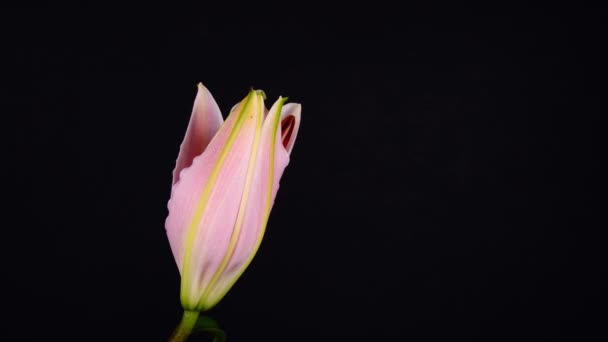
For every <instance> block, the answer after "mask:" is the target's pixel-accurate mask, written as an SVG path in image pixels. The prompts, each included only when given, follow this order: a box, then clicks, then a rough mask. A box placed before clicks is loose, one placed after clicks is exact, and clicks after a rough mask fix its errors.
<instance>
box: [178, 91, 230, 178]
mask: <svg viewBox="0 0 608 342" xmlns="http://www.w3.org/2000/svg"><path fill="white" fill-rule="evenodd" d="M223 122H224V119H223V118H222V113H221V112H220V109H219V107H218V105H217V103H216V102H215V99H214V98H213V96H212V95H211V93H210V92H209V90H207V88H205V86H204V85H203V84H202V83H199V84H198V93H197V94H196V99H195V100H194V108H193V109H192V114H191V115H190V122H189V123H188V128H187V130H186V134H185V135H184V140H183V141H182V144H181V146H180V149H179V155H178V156H177V161H176V163H175V169H174V170H173V183H172V184H175V183H177V181H178V180H179V178H180V172H181V171H182V170H183V169H185V168H187V167H189V166H190V165H192V161H193V160H194V158H195V157H196V156H198V155H200V154H201V153H202V152H203V151H204V150H205V148H206V147H207V145H208V144H209V142H210V141H211V139H212V138H213V137H214V136H215V133H217V131H218V130H219V129H220V126H221V125H222V123H223Z"/></svg>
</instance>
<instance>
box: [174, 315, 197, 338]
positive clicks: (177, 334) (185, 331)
mask: <svg viewBox="0 0 608 342" xmlns="http://www.w3.org/2000/svg"><path fill="white" fill-rule="evenodd" d="M198 315H199V312H198V311H188V310H185V311H184V315H183V316H182V321H181V322H179V325H178V326H177V328H175V331H174V332H173V335H171V338H169V342H182V341H186V340H187V339H188V336H190V334H191V333H192V329H193V328H194V325H195V324H196V321H197V320H198Z"/></svg>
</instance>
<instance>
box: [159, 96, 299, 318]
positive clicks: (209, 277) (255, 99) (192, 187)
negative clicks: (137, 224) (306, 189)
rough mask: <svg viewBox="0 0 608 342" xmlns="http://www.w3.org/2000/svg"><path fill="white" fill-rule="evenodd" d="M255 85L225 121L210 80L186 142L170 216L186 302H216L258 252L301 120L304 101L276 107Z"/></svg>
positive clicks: (206, 305) (195, 305)
mask: <svg viewBox="0 0 608 342" xmlns="http://www.w3.org/2000/svg"><path fill="white" fill-rule="evenodd" d="M264 99H265V95H264V93H263V92H262V91H260V90H257V91H254V90H251V91H250V92H249V94H248V95H247V97H245V99H244V100H243V101H241V102H240V103H238V104H237V105H236V106H234V107H233V108H232V111H231V112H230V114H229V115H228V117H227V118H226V121H225V122H224V121H223V119H222V115H221V113H220V110H219V108H218V106H217V103H216V102H215V100H214V99H213V96H211V93H210V92H209V91H208V90H207V88H205V87H204V86H203V85H202V84H199V85H198V94H197V96H196V99H195V101H194V109H193V111H192V116H191V117H190V123H189V125H188V129H187V131H186V135H185V137H184V141H183V142H182V145H181V147H180V152H179V155H178V157H177V162H176V166H175V170H174V171H173V186H172V189H171V199H170V200H169V204H168V208H169V216H168V217H167V220H166V222H165V227H166V229H167V236H168V238H169V243H170V244H171V250H172V251H173V256H174V257H175V262H176V263H177V266H178V268H179V270H180V273H181V278H182V280H181V303H182V306H183V307H184V309H186V310H192V311H202V310H208V309H210V308H211V307H213V306H214V305H216V304H217V303H218V302H219V301H220V300H221V299H222V298H223V297H224V295H225V294H226V293H227V292H228V290H229V289H230V288H231V287H232V285H233V284H234V283H235V282H236V280H237V279H238V278H239V277H240V276H241V274H242V273H243V272H244V271H245V269H246V268H247V266H248V265H249V263H250V262H251V260H252V259H253V257H254V255H255V253H256V252H257V250H258V248H259V246H260V243H261V241H262V237H263V236H264V231H265V228H266V223H267V222H268V217H269V215H270V210H271V208H272V205H273V203H274V199H275V196H276V194H277V190H278V187H279V180H280V178H281V176H282V174H283V170H284V169H285V167H286V166H287V164H288V163H289V155H290V153H291V150H292V148H293V145H294V142H295V139H296V136H297V133H298V128H299V126H300V112H301V106H300V105H299V104H291V103H290V104H285V105H284V103H285V101H286V98H283V97H279V99H278V100H277V101H276V102H275V103H274V105H273V106H272V108H271V109H270V111H268V110H267V109H266V107H265V106H264Z"/></svg>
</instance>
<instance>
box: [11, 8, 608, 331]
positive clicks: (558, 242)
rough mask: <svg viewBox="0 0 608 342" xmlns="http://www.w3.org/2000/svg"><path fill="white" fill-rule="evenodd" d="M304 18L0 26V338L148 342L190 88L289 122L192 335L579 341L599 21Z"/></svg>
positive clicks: (590, 319) (472, 14) (166, 17)
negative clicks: (260, 220) (243, 263)
mask: <svg viewBox="0 0 608 342" xmlns="http://www.w3.org/2000/svg"><path fill="white" fill-rule="evenodd" d="M258 9H259V8H258ZM310 9H311V8H300V9H297V10H292V9H289V10H288V9H283V8H280V7H277V8H268V9H266V11H267V13H266V15H257V14H254V13H253V12H248V10H244V9H242V8H240V9H239V10H236V8H235V9H231V11H229V12H228V11H227V12H219V11H218V12H215V11H216V10H215V9H214V10H211V9H210V8H205V9H198V10H193V11H191V12H188V13H163V14H162V15H159V14H157V15H149V14H144V13H140V12H134V13H129V14H127V13H122V12H121V13H122V14H117V12H108V13H102V12H101V11H98V10H94V11H93V10H89V11H83V12H80V13H79V14H77V15H76V14H73V15H72V14H68V12H67V11H66V12H64V13H63V15H61V16H58V15H54V14H53V15H51V14H50V13H45V12H44V11H19V12H14V13H13V12H5V13H4V14H3V16H4V17H5V18H4V20H3V35H4V36H5V39H4V43H3V44H4V52H3V54H4V55H5V56H6V55H8V57H9V62H8V63H5V65H4V66H5V67H6V68H7V70H6V71H7V72H6V73H5V75H8V77H5V78H4V81H3V83H4V87H3V88H4V89H3V94H4V96H3V97H4V98H5V99H7V101H4V104H8V106H6V107H5V108H6V110H5V113H7V115H5V119H8V120H9V122H8V124H6V125H3V126H4V127H3V128H4V129H3V131H6V132H5V137H9V139H8V141H7V142H6V146H8V147H9V155H8V159H7V160H6V162H5V163H3V164H4V165H3V166H4V167H3V168H4V169H5V170H8V172H9V175H8V177H7V178H6V179H5V181H6V183H7V185H8V187H7V188H8V190H9V191H8V192H5V194H6V196H7V197H8V202H9V204H8V206H6V205H5V206H4V208H5V209H4V212H5V215H4V216H5V219H6V220H5V222H6V224H5V227H4V230H5V232H6V233H5V234H4V238H3V240H2V246H3V247H2V250H3V252H4V253H6V256H5V257H4V260H5V264H6V265H5V266H4V267H3V268H4V270H3V276H2V282H3V284H4V286H3V287H4V288H5V289H6V290H5V291H4V295H5V296H6V300H5V301H4V309H3V310H4V315H5V316H8V317H9V318H8V320H3V323H2V335H3V336H11V337H13V338H15V337H18V338H16V340H48V339H61V340H79V341H87V340H142V341H163V340H165V339H166V338H167V336H168V335H169V334H170V333H171V331H172V329H173V328H174V327H175V325H176V324H177V323H178V321H179V319H180V316H181V307H180V303H179V273H178V271H177V267H176V265H175V264H174V260H173V257H172V254H171V251H170V248H169V244H168V241H167V238H166V235H165V231H164V220H165V218H166V215H167V209H166V204H167V200H168V196H169V191H170V183H171V171H172V169H173V166H174V162H175V158H176V157H177V152H178V147H179V144H180V142H181V139H182V136H183V133H184V131H185V128H186V125H187V122H188V118H189V115H190V111H191V107H192V102H193V100H194V96H195V93H196V83H197V82H199V81H200V82H203V83H204V84H205V85H206V86H207V87H208V89H209V90H210V91H211V92H212V94H213V95H214V97H215V98H216V100H217V101H218V103H219V105H220V108H221V109H222V111H223V112H224V113H226V112H227V110H228V109H229V108H231V107H232V105H234V104H235V103H237V102H238V101H240V100H241V99H242V98H243V97H244V96H245V95H246V92H247V91H248V89H249V87H252V86H253V87H255V88H258V89H263V90H265V91H266V94H267V95H268V97H269V98H268V101H267V105H268V106H270V104H271V103H272V102H273V101H274V100H275V99H276V98H277V97H278V96H279V95H283V96H289V98H290V101H293V102H298V103H302V106H303V111H302V124H301V127H300V133H299V136H298V139H297V141H296V145H295V148H294V151H293V153H292V160H291V162H290V165H289V166H288V168H287V170H286V173H285V175H284V176H283V179H282V181H281V189H280V191H279V194H278V197H277V200H276V204H275V206H274V208H273V212H272V215H271V218H270V222H269V225H268V229H267V233H266V236H265V238H264V241H263V243H262V246H261V248H260V251H259V253H258V255H257V256H256V258H255V259H254V262H253V263H252V264H251V266H250V267H249V269H248V270H247V271H246V273H245V274H244V276H243V277H242V278H241V279H240V280H239V281H238V282H237V284H236V285H235V286H234V288H233V289H232V290H231V291H230V292H229V294H228V295H227V296H226V297H225V298H224V299H223V300H222V302H220V304H219V305H218V306H217V307H216V308H214V309H213V310H212V311H211V312H210V313H209V315H210V316H211V317H213V318H214V319H216V320H217V321H218V322H219V324H220V326H221V327H222V328H224V330H225V331H226V333H227V335H228V341H258V340H264V341H310V340H314V341H317V340H318V341H334V340H344V341H346V340H348V341H364V340H365V341H371V340H387V341H392V340H394V341H400V340H411V341H427V340H428V341H435V340H445V339H450V340H467V341H469V340H480V341H482V340H483V341H488V340H489V341H500V340H505V341H507V340H518V341H521V340H526V341H527V340H529V341H538V340H551V341H558V340H564V341H565V340H576V339H579V338H582V336H583V335H587V334H588V335H592V334H593V333H594V331H595V330H596V329H595V328H596V327H597V326H598V324H600V322H602V321H601V320H600V316H595V315H594V314H593V312H594V310H593V309H594V308H596V309H597V308H600V305H599V304H598V302H597V300H598V296H599V295H600V289H601V288H602V287H601V286H600V284H599V279H600V274H601V273H602V272H603V268H604V267H603V266H601V265H599V264H600V263H598V260H599V255H600V249H599V247H600V246H599V241H598V243H596V244H594V243H590V242H592V240H593V238H592V234H593V232H594V231H597V230H599V229H602V228H601V227H602V226H601V225H599V224H596V223H595V222H594V219H593V217H592V216H593V215H592V214H593V213H594V212H595V210H596V206H598V205H597V202H594V200H593V196H592V195H593V193H594V192H595V190H593V189H594V188H595V187H596V183H595V180H594V178H593V175H594V173H595V172H596V171H595V170H596V164H597V163H596V162H595V161H594V160H596V159H598V157H597V154H598V153H600V152H599V151H598V150H597V147H596V144H597V142H596V140H597V137H598V136H597V134H596V132H594V130H593V126H595V125H597V124H596V118H597V117H598V115H599V114H600V112H601V109H600V102H599V100H600V96H601V94H603V91H600V90H599V88H596V87H595V84H594V77H595V76H594V75H596V74H597V73H598V69H596V68H595V67H594V66H593V63H592V62H593V60H594V59H596V58H597V59H598V60H599V58H598V57H597V54H596V52H597V51H599V49H600V48H599V47H598V46H599V45H601V44H602V40H601V39H598V37H599V36H601V35H600V34H599V33H600V32H601V28H602V21H603V19H605V18H603V17H602V15H601V13H602V12H601V11H599V10H597V9H596V10H589V11H570V10H568V11H552V10H547V9H543V10H532V9H519V8H515V9H501V10H497V11H490V12H487V13H481V11H476V10H468V9H462V8H460V9H445V8H443V9H442V11H437V10H436V9H420V8H416V9H396V8H395V9H385V10H384V11H382V13H380V12H371V10H370V9H368V8H359V9H358V11H357V12H356V13H351V12H349V11H346V10H342V11H336V12H333V13H329V12H328V11H326V10H325V9H323V10H319V11H313V12H316V13H317V14H318V13H319V12H321V13H323V14H321V15H309V14H304V10H310ZM241 10H243V11H242V12H241ZM313 10H314V9H313ZM274 11H283V14H281V15H278V14H277V15H275V14H273V13H274ZM602 154H603V152H602ZM192 340H193V341H194V340H201V341H202V340H205V337H204V336H196V337H194V338H193V339H192Z"/></svg>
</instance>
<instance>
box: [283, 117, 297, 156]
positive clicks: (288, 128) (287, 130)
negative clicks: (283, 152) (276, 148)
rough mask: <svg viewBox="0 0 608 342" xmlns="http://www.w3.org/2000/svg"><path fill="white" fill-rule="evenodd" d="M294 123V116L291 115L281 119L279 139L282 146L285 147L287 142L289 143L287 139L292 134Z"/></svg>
mask: <svg viewBox="0 0 608 342" xmlns="http://www.w3.org/2000/svg"><path fill="white" fill-rule="evenodd" d="M295 125H296V118H295V117H293V116H292V115H289V116H286V117H285V119H283V120H281V141H282V142H283V147H285V148H287V144H288V143H289V139H290V138H291V135H292V134H293V129H294V127H295Z"/></svg>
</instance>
